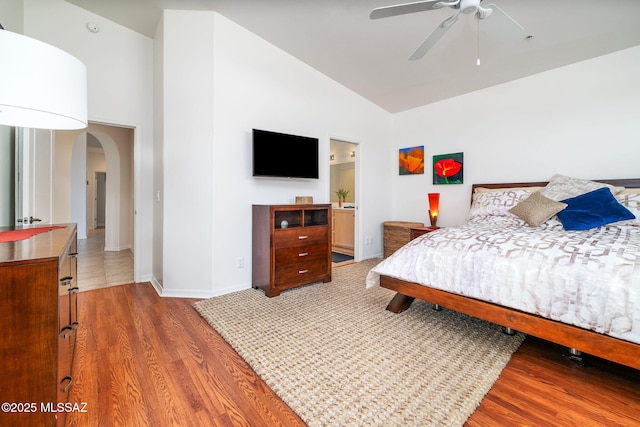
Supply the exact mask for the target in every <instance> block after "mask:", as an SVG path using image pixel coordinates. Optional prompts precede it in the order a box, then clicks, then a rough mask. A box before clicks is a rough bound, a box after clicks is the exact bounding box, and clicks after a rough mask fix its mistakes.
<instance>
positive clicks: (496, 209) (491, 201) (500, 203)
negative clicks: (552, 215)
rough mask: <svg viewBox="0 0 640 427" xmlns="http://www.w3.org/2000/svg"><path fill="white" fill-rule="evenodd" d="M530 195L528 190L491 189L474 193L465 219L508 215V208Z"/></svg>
mask: <svg viewBox="0 0 640 427" xmlns="http://www.w3.org/2000/svg"><path fill="white" fill-rule="evenodd" d="M530 195H531V191H529V190H506V191H492V192H490V193H475V194H474V195H473V201H472V203H471V209H470V210H469V215H468V216H467V220H469V219H471V218H474V217H477V216H487V215H493V216H508V215H513V214H511V213H509V209H511V208H512V207H514V206H516V205H517V204H518V203H520V202H521V201H523V200H524V199H526V198H527V197H529V196H530Z"/></svg>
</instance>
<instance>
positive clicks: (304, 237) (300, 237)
mask: <svg viewBox="0 0 640 427" xmlns="http://www.w3.org/2000/svg"><path fill="white" fill-rule="evenodd" d="M308 238H309V236H298V239H300V240H302V239H308Z"/></svg>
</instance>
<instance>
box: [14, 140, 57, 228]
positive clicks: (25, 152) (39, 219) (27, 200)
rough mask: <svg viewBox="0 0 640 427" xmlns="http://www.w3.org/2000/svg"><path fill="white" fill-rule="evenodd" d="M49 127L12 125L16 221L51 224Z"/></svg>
mask: <svg viewBox="0 0 640 427" xmlns="http://www.w3.org/2000/svg"><path fill="white" fill-rule="evenodd" d="M52 162H53V131H51V130H44V129H28V128H16V221H17V223H18V224H23V225H30V224H51V218H52V216H53V204H52V202H53V197H52V194H53V168H52Z"/></svg>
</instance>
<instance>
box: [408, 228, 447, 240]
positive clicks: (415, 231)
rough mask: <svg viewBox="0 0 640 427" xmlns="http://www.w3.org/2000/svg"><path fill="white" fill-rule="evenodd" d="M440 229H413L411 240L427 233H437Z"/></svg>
mask: <svg viewBox="0 0 640 427" xmlns="http://www.w3.org/2000/svg"><path fill="white" fill-rule="evenodd" d="M438 228H440V227H415V228H412V229H411V240H413V239H415V238H416V237H418V236H422V235H423V234H426V233H431V232H432V231H436V230H437V229H438Z"/></svg>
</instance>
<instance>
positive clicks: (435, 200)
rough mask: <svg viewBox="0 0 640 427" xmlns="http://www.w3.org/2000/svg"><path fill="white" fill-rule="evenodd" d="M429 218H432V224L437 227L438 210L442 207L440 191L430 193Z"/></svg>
mask: <svg viewBox="0 0 640 427" xmlns="http://www.w3.org/2000/svg"><path fill="white" fill-rule="evenodd" d="M428 197H429V219H430V220H431V226H432V227H433V228H436V222H437V221H438V210H439V208H440V193H429V194H428Z"/></svg>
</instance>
